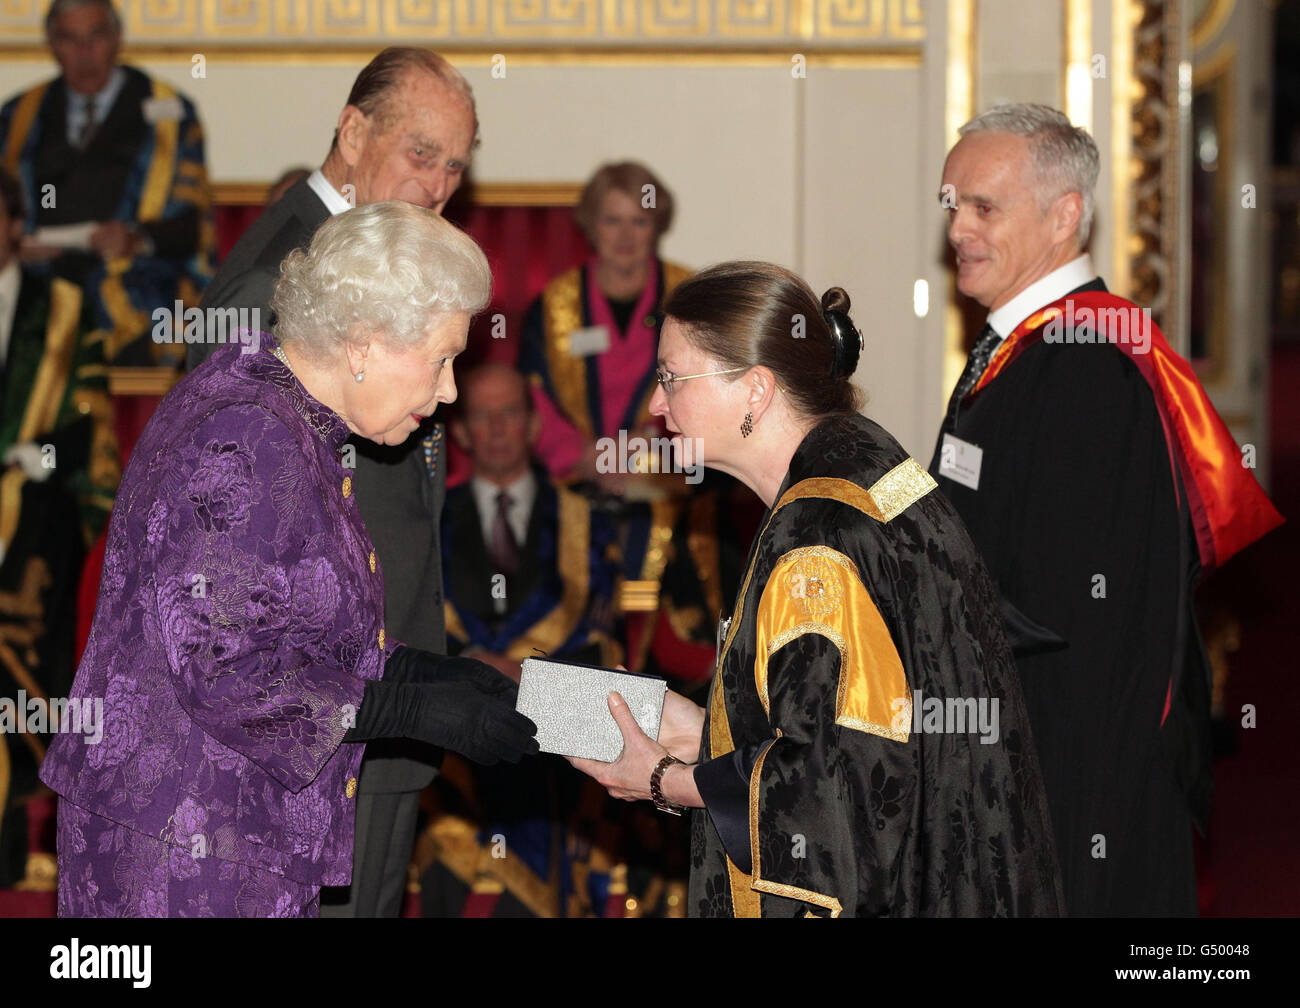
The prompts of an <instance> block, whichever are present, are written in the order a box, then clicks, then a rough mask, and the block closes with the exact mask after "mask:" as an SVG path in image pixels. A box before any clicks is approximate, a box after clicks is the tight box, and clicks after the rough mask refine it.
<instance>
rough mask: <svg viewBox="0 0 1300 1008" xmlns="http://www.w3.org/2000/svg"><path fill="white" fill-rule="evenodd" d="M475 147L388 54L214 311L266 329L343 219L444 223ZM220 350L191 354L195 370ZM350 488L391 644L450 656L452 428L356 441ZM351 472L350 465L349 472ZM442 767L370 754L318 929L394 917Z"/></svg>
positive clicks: (248, 238) (241, 250) (438, 97)
mask: <svg viewBox="0 0 1300 1008" xmlns="http://www.w3.org/2000/svg"><path fill="white" fill-rule="evenodd" d="M477 136H478V118H477V113H476V111H475V106H474V96H473V93H472V92H471V90H470V87H469V84H468V83H466V81H465V79H464V78H463V77H462V76H461V75H460V74H459V73H458V72H457V71H456V70H455V69H454V68H453V67H452V66H451V64H449V63H448V62H447V61H446V60H444V59H443V58H442V57H440V56H438V55H437V54H435V53H432V52H429V51H428V50H424V49H413V48H397V47H394V48H389V49H385V50H384V51H383V52H382V53H380V54H379V55H378V56H376V57H375V58H374V59H373V60H372V61H371V62H370V63H369V65H367V66H366V67H365V69H363V70H362V71H361V73H360V74H359V75H358V76H357V79H356V81H355V83H354V84H353V86H352V92H351V94H350V95H349V96H348V101H347V105H346V106H345V107H344V109H343V111H342V113H340V115H339V120H338V128H337V130H336V131H335V135H334V143H333V145H332V146H331V148H330V151H329V154H328V155H327V157H326V158H325V163H324V164H323V165H322V166H321V167H320V169H319V170H317V171H315V172H312V174H311V175H310V176H308V177H307V178H306V179H304V180H303V181H301V182H299V183H298V184H297V185H295V186H293V187H292V188H291V189H290V190H289V191H288V192H287V193H285V195H284V196H283V197H282V198H281V199H280V201H279V202H278V203H276V204H275V205H274V206H272V207H270V208H269V209H268V210H267V211H266V213H265V214H263V215H262V216H261V217H260V218H258V220H257V221H256V222H255V223H254V224H253V226H252V227H250V228H249V229H248V231H247V232H246V233H245V234H244V236H243V237H242V238H241V239H240V240H239V242H238V243H237V244H236V245H235V247H234V248H233V249H231V251H230V255H229V256H228V257H227V258H226V261H225V262H224V263H223V264H222V266H221V268H220V269H219V270H218V271H217V275H216V276H215V277H214V278H213V281H212V284H211V285H210V286H209V287H208V289H207V292H206V295H205V296H204V299H203V306H204V307H205V308H207V307H218V308H232V307H233V308H245V309H257V311H258V312H259V313H260V315H261V327H262V328H263V329H269V327H270V325H271V323H272V320H271V318H270V307H269V304H270V298H271V292H272V290H273V288H274V286H275V281H276V278H277V277H278V276H279V270H280V262H281V260H283V259H284V257H285V256H286V255H287V254H288V253H289V252H291V251H293V250H294V249H298V248H304V247H305V246H307V245H308V244H309V243H310V241H311V238H312V235H313V234H314V233H315V231H316V229H317V228H318V227H320V226H321V224H323V223H324V222H325V221H326V220H328V219H329V217H330V216H331V215H333V214H338V213H342V212H344V211H345V210H348V209H350V208H351V207H352V206H354V205H364V204H367V203H378V202H383V201H386V200H404V201H405V202H407V203H414V204H416V205H417V206H423V207H428V208H430V209H432V210H435V211H437V212H438V213H441V212H442V209H443V207H444V206H445V205H446V203H447V200H448V199H450V198H451V196H452V194H453V193H454V192H455V191H456V189H457V187H458V186H459V185H460V182H461V179H462V177H463V174H464V171H465V169H466V167H467V164H468V162H469V157H470V152H471V151H472V150H473V148H474V146H475V144H476V142H477ZM214 349H215V347H213V346H211V345H202V344H192V345H191V346H190V348H189V355H188V359H189V364H190V366H191V367H193V366H195V365H196V364H198V363H199V362H200V361H202V360H203V359H205V358H206V357H207V355H208V354H209V353H211V352H212V350H214ZM350 444H351V445H353V446H354V447H355V450H356V454H355V456H354V458H355V464H356V478H355V479H354V481H353V484H354V487H355V492H356V496H357V501H358V503H359V504H360V506H361V515H362V518H363V519H364V520H365V523H366V528H367V530H368V531H369V533H370V537H371V539H372V540H373V542H374V545H375V551H376V553H377V554H378V557H379V562H380V566H381V567H382V569H383V571H384V581H385V593H386V603H385V607H386V614H385V619H386V622H387V627H388V632H389V633H391V634H392V635H393V636H394V637H395V638H396V639H398V640H401V641H403V642H405V643H406V644H408V645H410V646H412V647H417V648H421V649H424V650H427V651H434V652H438V653H442V652H444V651H445V649H446V640H445V633H444V620H443V601H442V564H441V558H440V549H439V543H438V522H439V516H440V514H441V511H442V501H443V493H444V489H445V484H446V465H445V455H446V453H445V451H444V447H443V428H442V426H441V425H439V424H431V423H425V424H424V425H423V426H421V428H420V429H419V430H418V431H416V433H415V434H414V435H412V437H411V438H410V439H409V440H408V441H407V442H406V443H404V444H402V445H399V446H396V447H392V448H382V447H378V446H375V445H374V444H372V443H370V442H366V441H357V440H356V439H353V442H350ZM345 461H346V459H345ZM440 757H441V753H440V751H438V750H433V749H428V748H423V747H420V746H418V745H416V744H412V743H406V742H402V743H381V744H372V745H370V746H368V747H367V750H366V758H365V762H364V763H363V764H362V774H361V783H360V788H359V791H358V795H357V832H356V849H355V855H354V867H353V872H352V885H351V886H350V887H349V889H347V890H343V891H341V892H340V891H337V890H336V891H330V890H328V889H327V890H325V891H323V892H322V895H321V916H323V917H328V916H395V915H396V914H397V913H398V911H399V910H400V908H401V901H402V893H403V892H404V890H405V883H406V878H407V865H408V864H409V861H410V856H411V851H412V848H413V847H414V842H415V822H416V816H417V813H418V810H419V794H420V791H421V790H423V788H424V787H425V786H426V785H427V784H428V783H429V782H430V781H431V780H432V779H433V775H434V773H435V768H436V766H437V763H438V760H439V759H440Z"/></svg>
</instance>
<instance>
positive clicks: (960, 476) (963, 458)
mask: <svg viewBox="0 0 1300 1008" xmlns="http://www.w3.org/2000/svg"><path fill="white" fill-rule="evenodd" d="M983 463H984V449H983V448H981V447H980V446H979V445H973V444H971V443H970V442H969V441H963V440H962V439H961V438H959V437H953V436H952V435H951V434H945V435H944V436H943V445H942V446H941V447H940V448H939V475H940V476H947V477H948V478H949V479H950V480H952V481H953V482H954V483H960V484H961V485H962V486H968V487H970V488H971V489H972V490H978V489H979V488H980V466H981V465H983Z"/></svg>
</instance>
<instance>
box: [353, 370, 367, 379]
mask: <svg viewBox="0 0 1300 1008" xmlns="http://www.w3.org/2000/svg"><path fill="white" fill-rule="evenodd" d="M352 377H353V378H355V379H356V380H357V381H365V378H366V373H365V372H364V371H358V372H357V373H356V374H354V375H353V376H352Z"/></svg>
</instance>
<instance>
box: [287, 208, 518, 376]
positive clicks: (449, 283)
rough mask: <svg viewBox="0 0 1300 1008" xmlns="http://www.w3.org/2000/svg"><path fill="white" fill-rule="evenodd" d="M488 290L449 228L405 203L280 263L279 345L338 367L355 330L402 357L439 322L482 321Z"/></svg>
mask: <svg viewBox="0 0 1300 1008" xmlns="http://www.w3.org/2000/svg"><path fill="white" fill-rule="evenodd" d="M491 290H492V273H491V271H490V270H489V269H488V262H487V257H486V256H484V255H483V250H482V249H480V248H479V247H478V245H477V244H475V242H474V239H472V238H471V237H470V236H469V235H467V234H465V232H463V231H461V230H460V229H459V228H458V227H456V226H455V225H454V224H451V223H449V222H448V221H445V220H443V218H442V217H441V216H439V215H438V214H436V213H434V212H433V211H432V210H426V209H424V208H423V207H417V206H414V205H413V204H410V203H403V202H400V201H396V200H395V201H392V202H387V203H371V204H368V205H366V206H362V207H357V208H356V209H354V210H348V211H346V212H344V213H341V214H338V215H337V216H335V217H333V218H331V219H330V220H328V221H326V222H325V223H324V224H323V225H321V227H320V230H318V231H317V232H316V236H315V237H314V238H313V239H312V242H311V247H310V248H308V249H306V250H303V249H296V250H295V251H293V252H290V253H289V255H288V256H287V257H286V258H285V260H284V262H283V263H282V264H281V267H280V280H279V282H278V283H277V284H276V286H275V293H274V294H273V295H272V296H271V308H272V310H273V311H274V312H275V315H276V323H275V336H276V339H278V340H279V341H280V342H281V343H293V344H294V345H295V346H296V347H298V348H299V349H301V350H303V351H304V352H305V353H306V354H307V355H309V356H311V357H313V358H315V359H316V360H320V361H325V360H334V359H337V357H338V356H339V354H340V352H341V350H342V348H343V345H344V343H345V342H346V341H347V340H348V339H349V338H352V337H354V334H355V333H356V330H357V329H358V328H361V329H365V330H368V331H370V332H374V333H376V334H377V336H378V338H380V339H382V340H383V341H384V342H385V343H386V344H388V345H389V346H391V347H393V348H394V349H395V350H398V351H401V350H403V349H407V348H410V347H414V346H419V345H421V344H422V343H423V342H424V340H425V338H426V336H427V334H428V331H429V327H430V326H431V325H433V323H434V320H435V318H436V317H437V316H438V315H444V314H448V313H451V312H468V313H469V314H471V315H473V314H475V313H477V312H479V311H482V310H483V308H484V307H485V306H486V305H487V302H488V297H489V295H490V294H491Z"/></svg>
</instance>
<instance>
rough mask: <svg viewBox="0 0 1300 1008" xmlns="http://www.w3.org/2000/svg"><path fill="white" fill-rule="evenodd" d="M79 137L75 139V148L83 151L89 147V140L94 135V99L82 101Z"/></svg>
mask: <svg viewBox="0 0 1300 1008" xmlns="http://www.w3.org/2000/svg"><path fill="white" fill-rule="evenodd" d="M82 102H83V104H82V115H83V116H84V117H85V118H83V119H82V120H81V135H80V136H78V137H77V146H78V147H79V148H81V149H82V150H85V149H86V148H87V147H88V146H90V138H91V137H93V136H94V135H95V99H94V98H83V99H82Z"/></svg>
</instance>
